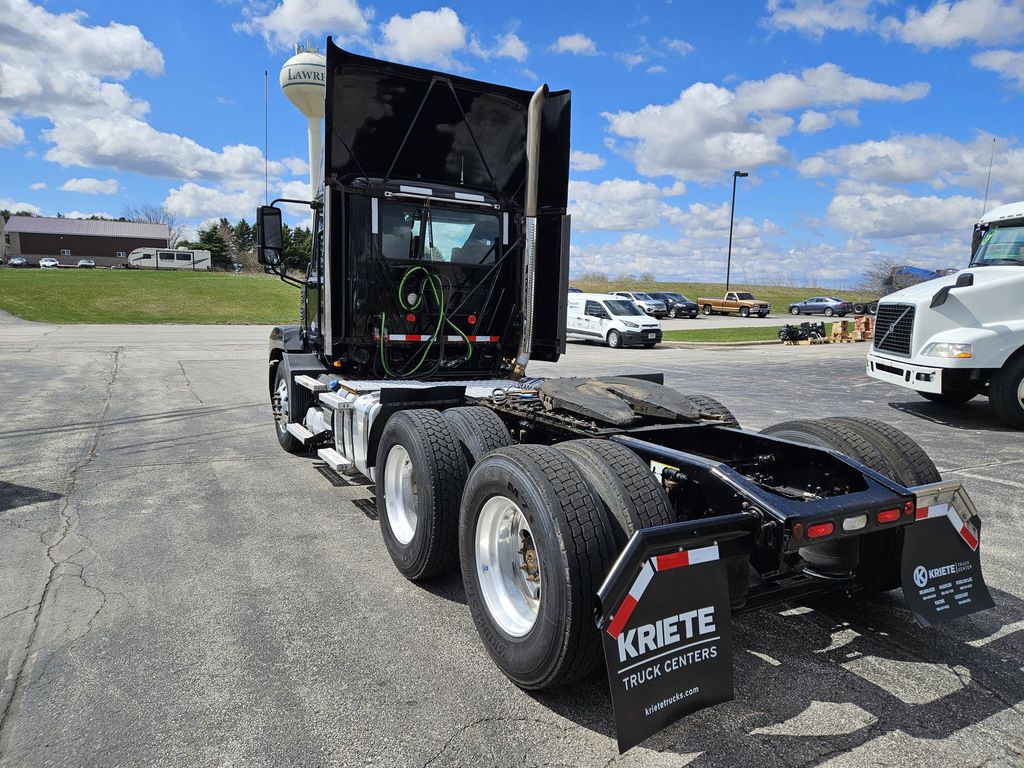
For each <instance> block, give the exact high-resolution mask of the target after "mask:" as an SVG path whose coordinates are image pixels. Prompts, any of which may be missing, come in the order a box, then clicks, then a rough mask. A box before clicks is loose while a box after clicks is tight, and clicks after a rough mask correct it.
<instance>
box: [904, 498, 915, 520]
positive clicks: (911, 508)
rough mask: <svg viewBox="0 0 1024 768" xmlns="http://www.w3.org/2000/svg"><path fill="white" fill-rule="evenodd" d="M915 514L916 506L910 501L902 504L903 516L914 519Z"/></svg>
mask: <svg viewBox="0 0 1024 768" xmlns="http://www.w3.org/2000/svg"><path fill="white" fill-rule="evenodd" d="M916 513H917V505H916V504H915V503H914V502H912V501H905V502H903V514H904V515H906V516H907V517H914V516H915V514H916Z"/></svg>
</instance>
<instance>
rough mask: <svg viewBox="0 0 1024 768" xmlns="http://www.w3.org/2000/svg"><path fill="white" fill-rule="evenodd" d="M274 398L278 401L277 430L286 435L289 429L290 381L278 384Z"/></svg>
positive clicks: (282, 380) (282, 381)
mask: <svg viewBox="0 0 1024 768" xmlns="http://www.w3.org/2000/svg"><path fill="white" fill-rule="evenodd" d="M274 397H275V398H276V399H277V413H276V414H275V416H276V417H277V430H278V432H281V433H282V434H284V432H285V430H287V429H288V419H289V418H290V417H289V413H288V381H287V380H286V379H281V381H279V382H278V383H277V389H276V390H275V391H274Z"/></svg>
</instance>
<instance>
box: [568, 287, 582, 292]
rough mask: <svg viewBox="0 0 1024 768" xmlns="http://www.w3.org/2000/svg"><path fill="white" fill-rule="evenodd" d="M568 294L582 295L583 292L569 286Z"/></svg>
mask: <svg viewBox="0 0 1024 768" xmlns="http://www.w3.org/2000/svg"><path fill="white" fill-rule="evenodd" d="M569 293H583V291H581V290H580V289H579V288H573V287H572V286H571V285H570V286H569Z"/></svg>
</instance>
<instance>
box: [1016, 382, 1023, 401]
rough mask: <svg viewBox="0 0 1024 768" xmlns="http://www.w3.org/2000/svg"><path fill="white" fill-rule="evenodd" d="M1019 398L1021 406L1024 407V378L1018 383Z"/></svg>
mask: <svg viewBox="0 0 1024 768" xmlns="http://www.w3.org/2000/svg"><path fill="white" fill-rule="evenodd" d="M1017 400H1019V401H1020V407H1021V408H1024V379H1021V380H1020V384H1018V385H1017Z"/></svg>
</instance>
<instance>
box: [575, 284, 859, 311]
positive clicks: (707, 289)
mask: <svg viewBox="0 0 1024 768" xmlns="http://www.w3.org/2000/svg"><path fill="white" fill-rule="evenodd" d="M569 283H570V285H572V286H573V287H575V288H579V289H580V290H581V291H587V292H588V293H607V292H608V291H668V292H670V293H681V294H683V295H684V296H686V297H687V298H688V299H690V300H691V301H696V300H697V299H698V298H700V297H703V298H719V299H720V298H722V297H723V296H725V283H635V282H629V281H622V280H608V281H607V282H583V281H580V280H570V281H569ZM729 290H731V291H749V292H750V293H752V294H754V296H756V297H757V298H758V299H761V300H762V301H767V302H768V303H769V304H771V305H772V313H773V314H785V313H786V310H787V307H788V305H790V304H792V303H793V302H795V301H803V300H804V299H808V298H810V297H811V296H835V297H836V298H838V299H851V300H852V299H862V298H868V297H867V295H866V294H865V293H863V292H861V291H837V290H836V289H834V288H816V287H814V286H810V287H806V288H802V287H799V286H796V287H793V286H783V285H739V284H736V283H733V284H731V285H730V286H729Z"/></svg>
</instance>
